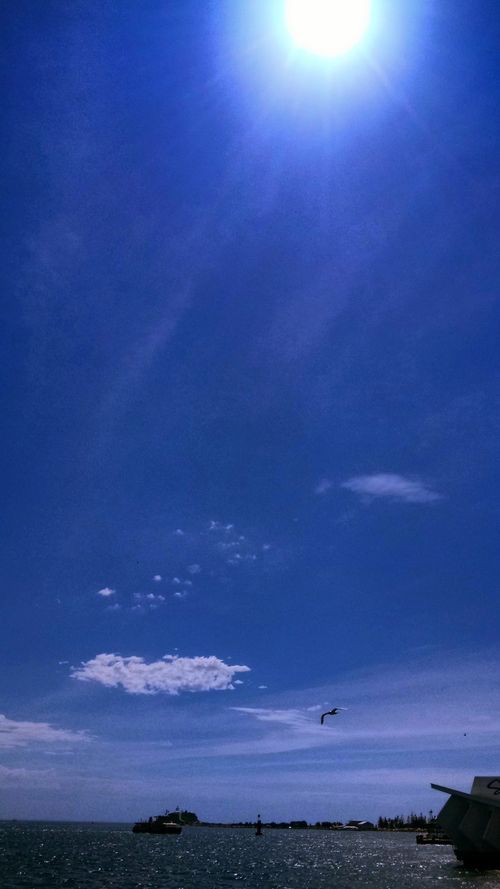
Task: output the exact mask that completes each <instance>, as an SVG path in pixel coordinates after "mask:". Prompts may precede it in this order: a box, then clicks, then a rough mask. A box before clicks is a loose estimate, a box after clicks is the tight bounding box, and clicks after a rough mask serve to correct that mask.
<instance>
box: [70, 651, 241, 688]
mask: <svg viewBox="0 0 500 889" xmlns="http://www.w3.org/2000/svg"><path fill="white" fill-rule="evenodd" d="M249 670H250V667H245V666H239V665H235V664H233V665H229V664H225V663H224V661H222V660H220V659H219V658H217V657H214V656H211V657H192V658H189V657H185V658H183V657H178V656H176V655H172V654H167V655H165V656H164V657H163V658H161V660H158V661H153V662H151V663H149V664H148V663H146V662H145V661H144V658H142V657H136V656H132V657H122V656H121V655H119V654H98V655H96V657H95V658H93V659H92V660H90V661H85V662H83V663H82V666H81V667H74V668H73V669H72V673H71V675H72V676H73V678H74V679H80V680H83V681H92V682H99V683H100V684H101V685H105V686H107V687H108V688H117V687H119V686H121V687H122V688H123V689H124V690H125V691H126V692H128V693H129V694H158V693H159V692H165V693H166V694H170V695H176V694H178V693H179V692H182V691H189V692H198V691H213V690H216V691H224V690H226V689H232V688H234V684H235V681H236V680H235V679H234V676H235V675H236V674H237V673H247V672H248V671H249Z"/></svg>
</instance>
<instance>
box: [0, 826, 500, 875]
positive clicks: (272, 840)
mask: <svg viewBox="0 0 500 889" xmlns="http://www.w3.org/2000/svg"><path fill="white" fill-rule="evenodd" d="M233 884H234V886H235V889H352V887H360V886H366V887H370V889H417V887H418V889H426V887H429V889H430V887H434V886H435V887H440V889H447V887H453V889H462V887H474V889H493V887H496V889H498V887H499V886H500V871H485V872H481V871H466V870H464V868H462V867H460V866H459V864H458V863H457V861H456V859H455V857H454V855H453V851H452V849H451V847H450V846H435V847H432V846H417V845H416V842H415V835H414V834H386V833H354V832H349V833H342V832H337V831H302V830H300V831H299V830H297V831H295V830H274V831H273V830H268V831H265V833H264V836H263V837H260V838H259V837H255V836H254V833H253V831H251V830H245V829H240V830H230V829H210V828H192V829H188V828H185V829H184V830H183V833H182V834H181V836H179V837H172V836H166V837H158V836H156V837H155V836H148V835H141V834H138V835H137V834H133V833H132V831H131V826H130V825H123V824H56V823H41V822H16V823H0V887H1V889H63V887H64V889H228V887H230V886H231V885H233Z"/></svg>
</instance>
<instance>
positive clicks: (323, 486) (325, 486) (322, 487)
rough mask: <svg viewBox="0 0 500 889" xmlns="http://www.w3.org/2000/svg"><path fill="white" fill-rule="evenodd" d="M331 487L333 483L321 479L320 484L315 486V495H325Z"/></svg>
mask: <svg viewBox="0 0 500 889" xmlns="http://www.w3.org/2000/svg"><path fill="white" fill-rule="evenodd" d="M331 487H333V483H332V482H331V481H330V480H329V479H328V478H322V479H321V481H320V482H318V484H317V485H316V487H315V489H314V493H315V494H326V492H327V491H329V490H330V488H331Z"/></svg>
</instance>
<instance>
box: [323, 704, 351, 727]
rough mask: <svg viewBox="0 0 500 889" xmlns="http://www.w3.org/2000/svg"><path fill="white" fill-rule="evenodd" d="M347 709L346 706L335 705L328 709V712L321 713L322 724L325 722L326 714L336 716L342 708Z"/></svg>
mask: <svg viewBox="0 0 500 889" xmlns="http://www.w3.org/2000/svg"><path fill="white" fill-rule="evenodd" d="M345 709H346V708H345V707H333V709H332V710H327V711H326V713H322V714H321V725H323V723H324V721H325V716H336V715H337V713H339V712H340V710H345Z"/></svg>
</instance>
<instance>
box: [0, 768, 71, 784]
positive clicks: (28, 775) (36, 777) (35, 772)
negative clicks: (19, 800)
mask: <svg viewBox="0 0 500 889" xmlns="http://www.w3.org/2000/svg"><path fill="white" fill-rule="evenodd" d="M58 783H59V782H58V780H57V777H56V776H55V774H54V771H53V769H25V768H20V769H11V768H8V767H7V766H2V765H0V787H2V788H4V789H7V788H10V787H27V788H30V789H31V788H34V787H38V788H42V787H43V788H53V787H57V786H58Z"/></svg>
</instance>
